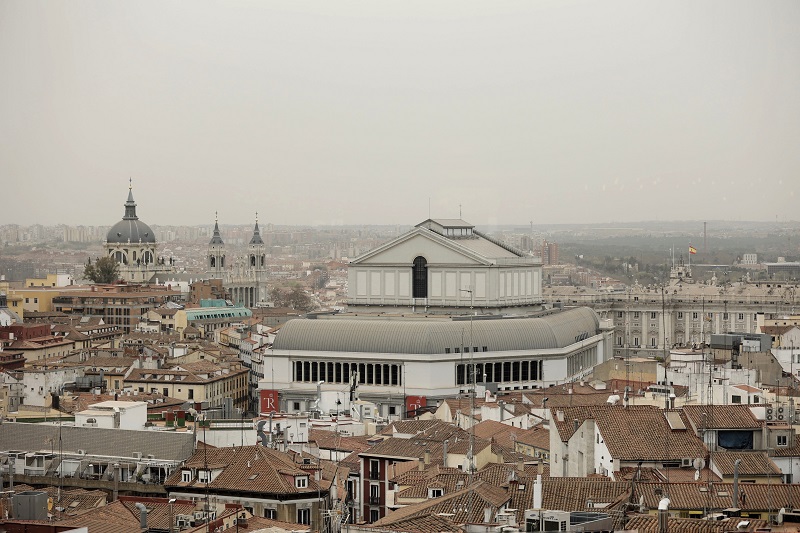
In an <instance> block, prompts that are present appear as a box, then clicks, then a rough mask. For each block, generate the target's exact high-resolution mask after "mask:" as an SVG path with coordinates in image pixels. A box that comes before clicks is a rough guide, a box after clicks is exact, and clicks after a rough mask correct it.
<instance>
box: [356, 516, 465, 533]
mask: <svg viewBox="0 0 800 533" xmlns="http://www.w3.org/2000/svg"><path fill="white" fill-rule="evenodd" d="M359 527H364V528H368V529H376V530H380V531H401V532H407V531H413V532H415V533H461V532H462V531H463V529H462V528H461V527H460V526H458V525H457V524H454V523H453V521H452V520H451V519H450V518H449V517H446V516H439V515H433V514H432V515H416V516H412V517H409V518H404V519H403V518H400V519H398V520H397V521H395V522H392V523H390V524H384V525H381V526H379V527H374V528H373V527H371V526H370V525H366V526H359Z"/></svg>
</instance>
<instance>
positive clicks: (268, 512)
mask: <svg viewBox="0 0 800 533" xmlns="http://www.w3.org/2000/svg"><path fill="white" fill-rule="evenodd" d="M264 518H270V519H272V520H277V519H278V511H277V510H276V509H264Z"/></svg>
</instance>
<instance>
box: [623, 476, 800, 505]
mask: <svg viewBox="0 0 800 533" xmlns="http://www.w3.org/2000/svg"><path fill="white" fill-rule="evenodd" d="M709 485H710V488H709ZM667 489H668V491H669V499H670V502H671V503H670V509H672V510H676V511H677V510H703V509H727V508H728V507H733V506H734V505H733V483H710V484H709V483H670V484H669V485H666V484H665V483H637V484H636V488H635V490H636V495H635V498H634V499H635V500H636V501H638V499H639V497H640V496H644V504H645V505H646V506H647V507H648V508H650V509H657V508H658V502H659V501H660V500H661V498H662V494H657V492H662V493H663V491H666V490H667ZM707 489H708V490H707ZM743 494H744V497H743V496H742V495H743ZM792 502H800V484H792V485H789V484H784V483H781V479H780V477H778V476H776V477H774V478H772V483H747V484H743V483H740V484H739V505H738V506H737V507H739V508H741V509H742V510H743V511H758V512H766V511H769V510H772V512H773V513H775V512H777V511H778V509H780V508H781V507H784V506H786V507H787V508H788V507H790V506H792ZM795 506H796V505H795Z"/></svg>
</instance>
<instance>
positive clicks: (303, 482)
mask: <svg viewBox="0 0 800 533" xmlns="http://www.w3.org/2000/svg"><path fill="white" fill-rule="evenodd" d="M294 486H295V488H298V489H305V488H307V487H308V476H294Z"/></svg>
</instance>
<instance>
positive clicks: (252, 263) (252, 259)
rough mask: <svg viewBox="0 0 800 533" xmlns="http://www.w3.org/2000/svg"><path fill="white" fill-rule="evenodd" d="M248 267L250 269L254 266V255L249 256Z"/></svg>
mask: <svg viewBox="0 0 800 533" xmlns="http://www.w3.org/2000/svg"><path fill="white" fill-rule="evenodd" d="M250 266H251V267H254V266H256V256H254V255H251V256H250Z"/></svg>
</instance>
